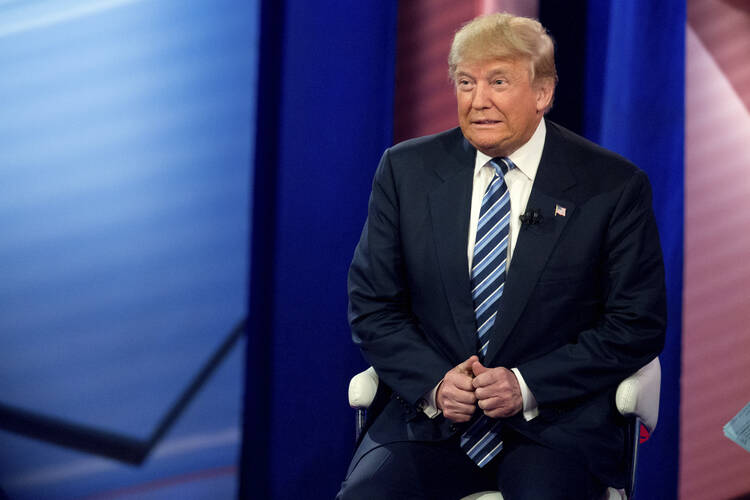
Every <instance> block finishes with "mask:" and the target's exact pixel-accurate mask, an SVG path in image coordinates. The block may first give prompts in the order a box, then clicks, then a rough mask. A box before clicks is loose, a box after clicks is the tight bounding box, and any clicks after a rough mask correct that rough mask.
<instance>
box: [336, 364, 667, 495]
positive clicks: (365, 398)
mask: <svg viewBox="0 0 750 500" xmlns="http://www.w3.org/2000/svg"><path fill="white" fill-rule="evenodd" d="M378 383H379V379H378V375H377V373H375V369H374V368H372V367H370V368H368V369H367V370H365V371H363V372H360V373H358V374H357V375H355V376H354V377H352V379H351V380H350V381H349V406H351V407H352V408H354V409H355V410H357V438H359V433H360V432H361V430H362V428H363V426H364V412H365V410H367V408H369V407H370V405H371V404H372V403H373V401H374V399H375V395H376V393H377V390H378ZM660 389H661V365H660V364H659V358H654V359H653V360H652V361H651V362H650V363H648V364H647V365H646V366H644V367H643V368H641V369H640V370H638V371H637V372H635V373H634V374H633V375H631V376H630V377H628V378H626V379H625V380H623V381H622V382H620V385H619V386H618V387H617V392H616V395H615V404H616V405H617V410H618V411H619V412H620V413H621V414H622V415H624V416H626V417H631V418H633V419H634V431H633V434H634V437H633V459H632V460H633V463H632V464H631V481H630V485H629V486H628V491H629V492H630V498H631V500H632V498H633V494H632V490H633V487H634V482H635V469H636V460H637V458H638V444H639V441H640V437H639V435H640V432H639V427H640V426H641V425H643V426H644V427H645V428H646V430H647V431H648V433H649V434H650V433H651V432H653V430H654V429H655V428H656V423H657V421H658V418H659V394H660ZM627 498H628V496H627V494H626V492H625V491H624V490H617V489H615V488H608V489H607V492H606V496H605V497H604V499H603V500H627ZM461 500H503V495H502V494H501V493H500V492H499V491H482V492H479V493H474V494H472V495H469V496H466V497H464V498H462V499H461Z"/></svg>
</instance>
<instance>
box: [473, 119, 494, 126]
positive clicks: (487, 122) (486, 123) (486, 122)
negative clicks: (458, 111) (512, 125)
mask: <svg viewBox="0 0 750 500" xmlns="http://www.w3.org/2000/svg"><path fill="white" fill-rule="evenodd" d="M498 123H500V120H472V121H471V124H472V125H479V126H492V125H497V124H498Z"/></svg>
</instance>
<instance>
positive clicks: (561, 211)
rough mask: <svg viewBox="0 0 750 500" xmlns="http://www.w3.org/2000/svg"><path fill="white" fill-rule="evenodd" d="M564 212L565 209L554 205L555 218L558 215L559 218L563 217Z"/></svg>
mask: <svg viewBox="0 0 750 500" xmlns="http://www.w3.org/2000/svg"><path fill="white" fill-rule="evenodd" d="M565 212H566V210H565V207H562V206H560V205H555V217H557V216H558V215H559V216H560V217H565Z"/></svg>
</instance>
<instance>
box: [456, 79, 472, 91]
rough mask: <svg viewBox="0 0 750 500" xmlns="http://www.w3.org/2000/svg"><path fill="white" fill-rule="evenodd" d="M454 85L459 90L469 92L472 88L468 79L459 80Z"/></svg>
mask: <svg viewBox="0 0 750 500" xmlns="http://www.w3.org/2000/svg"><path fill="white" fill-rule="evenodd" d="M456 85H458V88H459V89H461V90H471V89H472V88H473V87H474V83H473V82H472V81H471V80H469V79H468V78H459V79H458V81H457V82H456Z"/></svg>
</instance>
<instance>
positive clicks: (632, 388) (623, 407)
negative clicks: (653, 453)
mask: <svg viewBox="0 0 750 500" xmlns="http://www.w3.org/2000/svg"><path fill="white" fill-rule="evenodd" d="M660 390H661V365H660V364H659V358H654V359H653V360H651V362H650V363H648V364H647V365H646V366H644V367H643V368H641V369H640V370H638V371H637V372H635V373H634V374H633V375H631V376H629V377H628V378H626V379H625V380H623V381H622V382H620V385H619V386H617V393H616V394H615V403H616V404H617V410H618V411H619V412H620V413H622V414H623V415H625V416H626V417H628V416H636V417H639V418H640V419H641V422H642V423H643V425H645V426H646V428H647V429H648V431H649V432H653V430H654V429H655V428H656V423H657V421H658V420H659V393H660Z"/></svg>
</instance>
